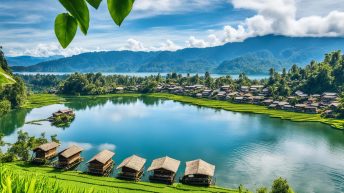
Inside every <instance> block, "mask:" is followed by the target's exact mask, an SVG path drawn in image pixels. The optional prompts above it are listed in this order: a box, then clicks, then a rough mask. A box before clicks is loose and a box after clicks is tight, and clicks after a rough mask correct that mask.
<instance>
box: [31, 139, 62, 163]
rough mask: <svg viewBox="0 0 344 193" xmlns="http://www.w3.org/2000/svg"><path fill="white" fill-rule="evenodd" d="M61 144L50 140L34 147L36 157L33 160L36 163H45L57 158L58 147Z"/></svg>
mask: <svg viewBox="0 0 344 193" xmlns="http://www.w3.org/2000/svg"><path fill="white" fill-rule="evenodd" d="M59 146H60V144H58V143H56V142H50V143H46V144H42V145H40V146H38V147H36V148H35V149H33V152H34V153H35V157H34V159H33V160H32V161H33V162H34V163H38V164H44V163H45V162H46V161H48V160H50V159H52V158H55V157H56V156H57V148H58V147H59Z"/></svg>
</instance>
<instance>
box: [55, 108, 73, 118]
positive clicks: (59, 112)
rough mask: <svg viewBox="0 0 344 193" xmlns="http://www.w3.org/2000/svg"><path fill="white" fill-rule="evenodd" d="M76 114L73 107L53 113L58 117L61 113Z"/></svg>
mask: <svg viewBox="0 0 344 193" xmlns="http://www.w3.org/2000/svg"><path fill="white" fill-rule="evenodd" d="M63 114H65V115H74V111H73V110H72V109H65V110H59V111H57V112H55V113H53V117H58V116H60V115H63Z"/></svg>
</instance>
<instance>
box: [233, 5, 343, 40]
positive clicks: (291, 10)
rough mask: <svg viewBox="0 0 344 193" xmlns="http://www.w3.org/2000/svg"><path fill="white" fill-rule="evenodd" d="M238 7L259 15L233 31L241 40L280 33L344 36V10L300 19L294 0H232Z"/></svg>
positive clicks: (287, 34)
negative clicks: (240, 28)
mask: <svg viewBox="0 0 344 193" xmlns="http://www.w3.org/2000/svg"><path fill="white" fill-rule="evenodd" d="M231 2H232V4H233V6H234V7H235V8H237V9H249V10H253V11H256V12H257V15H255V16H253V17H250V18H247V19H246V21H245V22H244V23H243V24H242V25H241V26H242V29H243V30H244V31H242V30H239V31H232V32H233V33H232V34H235V35H236V36H237V37H242V38H239V39H245V38H247V37H252V36H257V35H266V34H279V35H286V36H312V37H314V36H315V37H324V36H343V35H344V30H343V27H344V12H340V11H335V10H333V11H331V12H329V13H328V14H327V15H325V16H316V15H311V16H304V17H301V18H297V10H298V8H299V7H297V5H298V4H297V2H296V1H294V0H245V1H242V0H232V1H231Z"/></svg>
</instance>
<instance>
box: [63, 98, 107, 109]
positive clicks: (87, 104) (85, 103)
mask: <svg viewBox="0 0 344 193" xmlns="http://www.w3.org/2000/svg"><path fill="white" fill-rule="evenodd" d="M108 100H109V99H107V98H78V99H69V100H68V103H65V106H66V107H68V108H71V109H75V110H85V109H91V108H93V107H98V106H100V107H103V106H104V105H105V104H106V103H107V102H108Z"/></svg>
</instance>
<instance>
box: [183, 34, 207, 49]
mask: <svg viewBox="0 0 344 193" xmlns="http://www.w3.org/2000/svg"><path fill="white" fill-rule="evenodd" d="M186 44H187V47H190V48H205V47H207V46H208V45H209V44H208V42H206V41H205V40H202V39H197V38H195V37H194V36H191V37H190V38H189V40H187V41H186Z"/></svg>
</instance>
